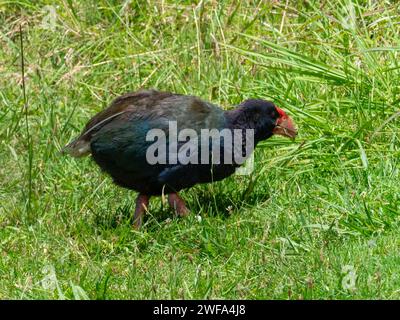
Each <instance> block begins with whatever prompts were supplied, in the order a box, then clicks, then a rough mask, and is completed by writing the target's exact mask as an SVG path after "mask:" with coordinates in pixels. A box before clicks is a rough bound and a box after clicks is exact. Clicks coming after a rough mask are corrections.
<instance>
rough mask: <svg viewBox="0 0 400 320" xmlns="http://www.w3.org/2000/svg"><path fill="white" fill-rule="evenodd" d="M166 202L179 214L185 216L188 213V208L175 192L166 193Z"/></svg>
mask: <svg viewBox="0 0 400 320" xmlns="http://www.w3.org/2000/svg"><path fill="white" fill-rule="evenodd" d="M168 203H169V205H170V206H171V208H174V209H175V211H176V213H177V214H178V215H179V216H181V217H185V216H187V215H188V214H189V209H188V208H187V207H186V204H185V201H183V199H182V198H181V197H180V196H179V195H178V194H177V193H170V194H168Z"/></svg>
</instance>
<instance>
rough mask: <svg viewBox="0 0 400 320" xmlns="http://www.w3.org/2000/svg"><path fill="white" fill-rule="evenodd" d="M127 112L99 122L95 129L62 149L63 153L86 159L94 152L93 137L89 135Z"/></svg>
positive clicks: (86, 132) (83, 133)
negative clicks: (91, 144)
mask: <svg viewBox="0 0 400 320" xmlns="http://www.w3.org/2000/svg"><path fill="white" fill-rule="evenodd" d="M125 112H126V110H124V111H121V112H117V113H115V114H113V115H111V116H109V117H107V118H105V119H103V120H101V121H99V122H98V123H96V124H95V125H94V126H93V127H90V128H89V129H88V130H86V131H84V132H82V134H81V135H80V136H79V137H77V138H76V139H74V140H73V141H71V142H70V143H68V144H67V145H66V146H65V147H64V148H62V149H61V153H62V154H69V155H70V156H72V157H75V158H81V157H85V156H87V155H89V154H90V153H91V152H92V150H91V149H90V142H91V141H90V140H91V139H90V138H91V135H89V133H91V132H92V131H93V130H95V129H98V128H99V127H101V126H102V125H104V124H105V123H106V122H108V121H110V120H112V119H114V118H115V117H117V116H119V115H120V114H123V113H125Z"/></svg>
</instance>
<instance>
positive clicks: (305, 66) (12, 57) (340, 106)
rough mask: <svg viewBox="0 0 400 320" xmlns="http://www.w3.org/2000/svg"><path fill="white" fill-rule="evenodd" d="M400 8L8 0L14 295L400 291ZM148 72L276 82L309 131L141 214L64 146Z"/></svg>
mask: <svg viewBox="0 0 400 320" xmlns="http://www.w3.org/2000/svg"><path fill="white" fill-rule="evenodd" d="M399 12H400V4H399V3H398V2H397V1H383V0H378V1H362V0H359V1H356V0H353V1H351V0H347V1H345V0H341V1H334V0H327V1H311V0H310V1H272V0H271V1H201V2H198V3H195V2H192V1H169V0H165V1H164V0H159V1H153V0H148V1H138V0H131V1H111V0H100V1H94V0H91V1H83V0H82V1H71V0H59V1H43V0H40V1H33V0H32V1H28V0H18V1H14V0H0V163H1V166H0V255H1V259H0V299H7V298H13V299H59V298H60V299H147V298H152V299H167V298H171V299H199V298H206V299H208V298H222V299H383V298H384V299H399V298H400V236H399V234H400V219H399V214H400V183H399V181H400V180H399V179H400V172H399V170H400V157H399V156H400V131H399V122H400V112H399V109H400V107H399V105H400V81H399V80H400V59H399V55H400V13H399ZM20 27H21V29H22V44H23V50H21V34H20ZM22 52H23V56H24V59H23V61H24V75H25V77H23V76H22V70H21V61H22V59H21V56H22V54H21V53H22ZM23 79H24V81H23ZM24 87H25V93H26V94H25V95H24ZM139 88H157V89H160V90H167V91H174V92H178V93H183V94H192V95H197V96H200V97H202V98H203V99H206V100H210V101H212V102H214V103H216V104H219V105H220V106H221V107H223V108H225V109H229V108H234V106H235V105H237V104H238V103H240V102H241V101H243V100H245V99H247V98H263V99H267V100H271V101H274V102H275V103H276V104H277V105H278V106H280V107H281V108H282V109H284V110H286V111H287V112H288V114H289V115H290V116H291V117H292V118H293V119H294V121H295V122H296V124H297V126H298V128H299V135H298V138H297V139H296V141H294V142H293V141H290V140H288V139H285V138H283V137H272V138H271V139H269V140H267V141H264V142H262V143H261V144H260V145H259V146H258V147H257V150H256V152H255V170H254V172H253V173H252V174H251V175H248V176H238V175H236V176H232V177H230V178H228V179H226V180H223V181H221V182H218V183H214V184H206V185H198V186H196V187H194V188H192V189H190V190H186V191H184V192H183V193H182V197H183V198H184V199H185V200H186V201H187V204H188V207H189V208H190V210H191V212H192V213H191V215H190V216H189V217H188V218H177V217H175V216H174V214H173V212H172V211H171V210H170V209H168V207H167V206H166V205H164V204H163V203H162V201H161V199H160V198H153V199H152V200H151V204H150V212H149V214H148V215H147V216H146V219H145V222H144V225H143V227H142V229H141V230H139V231H136V230H134V229H133V228H132V213H133V210H134V200H135V197H136V194H135V193H134V192H132V191H129V190H125V189H121V188H119V187H117V186H115V185H114V184H113V183H112V181H111V179H110V178H109V177H108V176H106V175H105V174H104V173H102V172H101V171H100V169H99V168H98V167H97V166H96V165H95V164H94V163H93V161H92V160H91V159H90V157H88V158H82V159H75V158H71V157H68V156H62V155H60V153H59V150H60V149H61V147H62V146H64V145H65V144H66V143H68V142H69V141H70V140H71V139H72V138H73V137H74V136H76V135H77V134H78V133H79V132H80V130H81V129H82V128H83V126H84V125H85V123H86V121H87V120H88V119H89V118H90V117H91V116H93V115H94V114H95V113H97V112H98V111H100V110H102V109H103V108H105V107H106V106H107V105H108V104H109V103H110V102H111V101H112V100H113V99H114V98H115V97H117V96H118V95H120V94H123V93H126V92H129V91H135V90H137V89H139Z"/></svg>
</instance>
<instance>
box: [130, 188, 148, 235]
mask: <svg viewBox="0 0 400 320" xmlns="http://www.w3.org/2000/svg"><path fill="white" fill-rule="evenodd" d="M149 199H150V197H149V196H147V195H145V194H139V195H138V197H137V198H136V208H135V215H134V217H133V227H134V228H135V229H139V228H140V226H141V225H142V221H143V215H144V213H145V211H146V210H147V207H148V206H149Z"/></svg>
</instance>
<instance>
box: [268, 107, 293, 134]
mask: <svg viewBox="0 0 400 320" xmlns="http://www.w3.org/2000/svg"><path fill="white" fill-rule="evenodd" d="M276 109H277V110H278V113H279V115H280V117H279V118H278V119H277V120H276V127H275V129H274V130H273V131H272V132H273V134H279V135H281V136H284V137H288V138H291V139H294V138H295V137H296V136H297V129H296V127H295V124H294V122H293V120H292V119H290V118H289V117H288V115H287V114H286V113H285V112H284V111H283V110H282V109H280V108H278V107H277V108H276Z"/></svg>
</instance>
